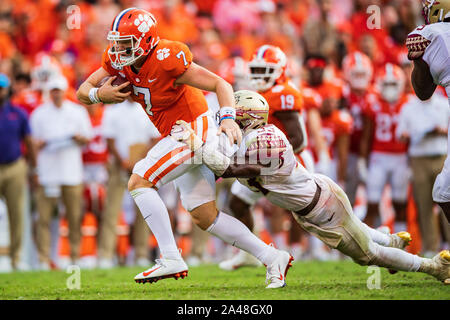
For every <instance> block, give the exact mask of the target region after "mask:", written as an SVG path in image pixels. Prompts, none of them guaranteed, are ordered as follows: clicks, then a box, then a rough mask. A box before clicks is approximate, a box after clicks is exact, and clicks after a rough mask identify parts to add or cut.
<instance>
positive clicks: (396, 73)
mask: <svg viewBox="0 0 450 320" xmlns="http://www.w3.org/2000/svg"><path fill="white" fill-rule="evenodd" d="M404 88H405V75H404V73H403V70H402V69H401V68H400V67H399V66H397V65H394V64H391V63H387V64H386V65H385V66H384V68H383V69H381V70H380V72H379V74H378V75H377V77H376V90H377V92H378V95H377V96H378V97H377V99H376V101H374V102H372V103H370V104H369V105H368V108H367V109H366V111H365V113H364V116H363V119H364V120H363V121H364V124H363V132H362V136H361V147H360V155H361V157H362V159H368V160H369V165H368V172H367V183H366V186H367V200H368V207H367V215H366V218H365V222H366V224H367V225H369V226H372V227H373V226H374V225H375V219H376V218H377V217H378V216H379V211H378V207H379V204H380V200H381V196H382V193H383V190H384V187H385V185H386V184H387V183H390V186H391V194H392V205H393V207H394V210H395V214H396V217H395V221H396V226H395V229H396V230H395V231H398V230H400V229H401V230H405V227H406V226H405V223H406V204H407V202H406V200H407V192H408V184H409V169H408V163H407V161H408V160H407V154H406V151H407V145H406V144H405V143H403V142H400V141H399V140H397V138H396V136H395V130H396V127H397V117H398V114H399V113H400V110H401V108H402V107H403V105H404V104H405V103H406V102H407V101H408V95H406V94H405V93H404ZM363 166H366V165H365V164H363ZM397 229H398V230H397Z"/></svg>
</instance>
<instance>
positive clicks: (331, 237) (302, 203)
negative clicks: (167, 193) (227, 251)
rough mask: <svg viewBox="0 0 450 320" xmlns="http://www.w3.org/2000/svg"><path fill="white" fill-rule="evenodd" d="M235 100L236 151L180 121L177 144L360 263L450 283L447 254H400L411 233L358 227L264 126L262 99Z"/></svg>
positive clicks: (324, 183) (334, 191)
mask: <svg viewBox="0 0 450 320" xmlns="http://www.w3.org/2000/svg"><path fill="white" fill-rule="evenodd" d="M235 99H236V109H237V114H238V115H239V116H237V117H236V122H237V123H238V124H239V126H240V127H241V129H242V131H243V132H242V136H243V140H242V143H241V145H240V147H237V146H236V145H234V146H233V148H234V150H231V151H230V147H229V144H228V143H227V142H226V141H225V139H221V140H219V141H221V142H219V144H218V145H211V144H209V145H208V144H204V143H203V141H202V140H201V138H199V137H198V136H197V135H196V134H195V132H194V131H193V130H192V129H191V128H190V127H189V126H188V125H187V124H186V123H185V122H183V121H178V122H177V124H179V125H180V127H182V128H183V130H184V133H183V134H182V135H180V136H179V137H178V140H179V141H183V142H185V143H186V144H187V145H189V146H190V148H191V150H193V151H195V152H201V154H202V156H203V161H204V163H205V164H206V165H207V166H208V167H209V168H210V169H211V170H212V171H213V172H214V173H215V174H216V175H217V176H222V177H237V178H238V180H239V182H240V183H242V184H244V185H245V186H247V187H249V188H250V189H252V190H254V191H261V192H262V193H263V194H264V195H265V197H266V198H267V199H268V200H269V201H270V202H271V203H273V204H275V205H277V206H279V207H282V208H284V209H287V210H289V211H291V212H292V214H293V215H294V217H295V219H296V220H297V222H298V223H299V224H300V225H301V226H302V227H303V228H304V229H305V230H307V231H309V232H310V233H311V234H313V235H315V236H317V237H318V238H319V239H321V240H322V241H323V242H324V243H326V244H327V245H328V246H329V247H331V248H335V249H337V250H339V251H340V252H342V253H343V254H345V255H347V256H350V257H351V258H352V259H353V260H354V261H355V262H357V263H358V264H360V265H378V266H380V267H386V268H389V269H394V270H398V271H418V272H424V273H427V274H430V275H432V276H434V277H435V278H437V279H438V280H440V281H443V282H444V283H446V284H450V252H449V251H448V250H444V251H441V252H440V253H439V254H437V255H436V256H435V257H434V258H433V259H426V258H421V257H419V256H417V255H413V254H410V253H408V252H405V251H403V250H400V249H403V248H404V247H405V246H406V245H407V244H408V242H409V240H410V237H409V234H408V233H407V232H401V233H397V234H384V233H382V232H379V231H377V230H375V229H372V228H370V227H368V226H367V225H365V224H364V223H362V222H361V221H360V220H359V219H358V218H357V217H356V216H355V215H354V214H353V211H352V207H351V205H350V202H349V200H348V198H347V196H346V194H345V193H344V191H343V190H342V189H341V188H340V187H339V186H338V185H337V184H336V183H335V182H333V181H332V180H331V179H330V178H328V177H326V176H324V175H321V174H312V173H310V172H308V171H307V170H306V169H305V168H304V167H303V166H302V165H301V164H300V163H299V162H298V161H297V159H296V158H295V156H294V152H293V150H292V146H291V145H290V143H289V141H288V139H287V138H286V136H285V135H284V133H283V132H282V131H281V130H279V129H278V128H277V127H276V126H274V125H270V124H267V114H268V109H269V106H268V104H267V101H265V99H264V98H263V97H262V96H261V95H260V94H258V93H256V92H252V91H248V90H241V91H238V92H236V93H235ZM255 115H256V116H257V117H255ZM227 145H228V146H227Z"/></svg>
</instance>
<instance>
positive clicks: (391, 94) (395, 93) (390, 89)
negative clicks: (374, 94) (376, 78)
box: [381, 86, 400, 103]
mask: <svg viewBox="0 0 450 320" xmlns="http://www.w3.org/2000/svg"><path fill="white" fill-rule="evenodd" d="M382 90H383V91H382V92H381V95H382V97H383V99H384V100H386V101H387V102H390V103H393V102H396V101H397V100H398V99H399V98H400V92H399V89H398V87H397V86H383V89H382Z"/></svg>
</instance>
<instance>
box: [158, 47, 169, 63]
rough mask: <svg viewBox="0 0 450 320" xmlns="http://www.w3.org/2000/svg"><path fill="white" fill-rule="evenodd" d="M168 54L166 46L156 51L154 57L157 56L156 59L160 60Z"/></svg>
mask: <svg viewBox="0 0 450 320" xmlns="http://www.w3.org/2000/svg"><path fill="white" fill-rule="evenodd" d="M168 56H170V49H168V48H163V49H159V50H158V51H156V58H158V60H161V61H162V60H164V59H165V58H167V57H168Z"/></svg>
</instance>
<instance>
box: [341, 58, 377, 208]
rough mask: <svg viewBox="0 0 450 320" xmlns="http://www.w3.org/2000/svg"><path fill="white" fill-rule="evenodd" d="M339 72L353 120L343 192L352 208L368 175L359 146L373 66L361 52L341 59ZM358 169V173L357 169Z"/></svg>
mask: <svg viewBox="0 0 450 320" xmlns="http://www.w3.org/2000/svg"><path fill="white" fill-rule="evenodd" d="M342 69H343V73H344V78H345V81H346V82H347V85H346V86H345V87H344V90H343V93H344V99H345V100H344V101H345V105H346V108H347V110H348V111H349V112H350V115H351V116H352V118H353V127H352V132H351V135H350V152H349V155H348V166H347V181H346V184H345V192H346V193H347V196H348V199H349V200H350V203H351V204H352V206H353V205H354V204H355V199H356V191H357V188H358V185H359V183H360V182H365V180H366V178H367V173H366V172H365V171H364V169H365V167H364V166H363V165H362V164H361V162H362V159H358V157H359V147H360V142H361V133H362V129H363V118H362V117H363V113H364V111H365V109H366V108H367V104H368V103H369V100H370V99H371V97H372V98H373V92H372V89H371V85H372V76H373V67H372V62H371V61H370V58H369V57H368V56H366V55H365V54H364V53H362V52H359V51H355V52H352V53H350V54H348V55H347V56H345V57H344V60H343V62H342ZM358 164H359V165H358ZM359 167H361V170H358V168H359Z"/></svg>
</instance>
